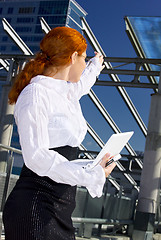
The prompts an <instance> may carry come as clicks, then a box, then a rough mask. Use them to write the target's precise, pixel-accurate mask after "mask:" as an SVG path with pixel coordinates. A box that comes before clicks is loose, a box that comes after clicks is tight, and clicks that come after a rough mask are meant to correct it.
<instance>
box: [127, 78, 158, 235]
mask: <svg viewBox="0 0 161 240" xmlns="http://www.w3.org/2000/svg"><path fill="white" fill-rule="evenodd" d="M160 109H161V75H160V81H159V86H158V93H155V94H152V98H151V108H150V115H149V123H148V134H147V137H146V145H145V153H144V159H143V170H142V175H141V182H140V194H139V199H138V206H137V211H136V216H135V221H134V231H133V237H132V239H133V240H144V239H146V240H147V239H152V236H153V230H154V220H155V214H156V209H157V196H158V190H159V186H160V167H161V110H160Z"/></svg>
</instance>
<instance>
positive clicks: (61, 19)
mask: <svg viewBox="0 0 161 240" xmlns="http://www.w3.org/2000/svg"><path fill="white" fill-rule="evenodd" d="M44 19H45V21H46V22H47V23H48V24H53V23H54V24H64V25H65V23H66V16H46V17H44ZM39 21H40V20H39V17H38V18H37V23H39Z"/></svg>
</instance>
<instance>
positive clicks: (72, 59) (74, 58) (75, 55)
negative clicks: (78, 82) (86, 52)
mask: <svg viewBox="0 0 161 240" xmlns="http://www.w3.org/2000/svg"><path fill="white" fill-rule="evenodd" d="M77 56H78V53H77V52H74V53H73V54H72V56H71V64H74V63H75V61H76V59H77Z"/></svg>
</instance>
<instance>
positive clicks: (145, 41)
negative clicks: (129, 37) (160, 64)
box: [128, 17, 161, 58]
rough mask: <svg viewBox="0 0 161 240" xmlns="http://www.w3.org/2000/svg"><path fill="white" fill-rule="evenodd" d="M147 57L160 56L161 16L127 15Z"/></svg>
mask: <svg viewBox="0 0 161 240" xmlns="http://www.w3.org/2000/svg"><path fill="white" fill-rule="evenodd" d="M128 19H129V20H130V23H131V25H132V28H133V30H134V32H135V34H136V36H137V38H138V40H139V43H140V45H141V46H142V48H143V50H144V53H145V55H146V57H147V58H161V17H128Z"/></svg>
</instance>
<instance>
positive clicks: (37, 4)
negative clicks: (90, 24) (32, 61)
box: [0, 0, 87, 54]
mask: <svg viewBox="0 0 161 240" xmlns="http://www.w3.org/2000/svg"><path fill="white" fill-rule="evenodd" d="M86 15H87V13H86V12H85V11H84V9H83V8H82V7H81V6H80V5H79V4H78V3H77V2H76V1H74V0H47V1H46V0H34V1H31V0H28V1H24V0H16V1H13V0H3V1H0V18H1V19H3V18H5V19H6V20H7V21H8V23H9V24H10V25H11V26H12V27H13V29H14V30H15V31H16V33H18V35H19V36H20V37H21V39H22V40H23V41H24V42H25V43H26V44H27V46H28V47H29V48H30V50H31V51H32V52H33V53H36V52H37V51H39V43H40V41H41V39H42V38H43V35H44V33H43V32H42V28H41V24H40V17H43V18H44V19H45V21H46V22H47V23H48V25H49V26H50V27H51V28H54V27H57V26H69V27H72V28H75V29H77V30H78V31H81V20H80V17H85V16H86ZM0 53H1V54H3V53H4V54H6V53H8V54H21V53H22V52H21V51H20V49H19V48H18V46H17V45H16V44H15V43H14V42H13V40H12V39H10V37H9V36H8V35H7V34H6V32H5V31H4V30H3V25H2V21H1V22H0Z"/></svg>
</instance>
